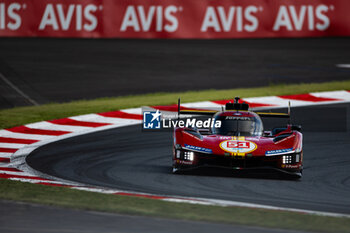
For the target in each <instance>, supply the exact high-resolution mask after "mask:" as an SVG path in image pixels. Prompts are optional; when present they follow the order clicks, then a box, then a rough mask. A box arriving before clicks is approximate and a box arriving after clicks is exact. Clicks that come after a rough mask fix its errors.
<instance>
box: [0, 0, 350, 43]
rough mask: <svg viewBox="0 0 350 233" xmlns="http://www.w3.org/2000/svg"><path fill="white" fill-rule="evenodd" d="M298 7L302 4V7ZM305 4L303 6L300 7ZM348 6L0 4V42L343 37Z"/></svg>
mask: <svg viewBox="0 0 350 233" xmlns="http://www.w3.org/2000/svg"><path fill="white" fill-rule="evenodd" d="M303 2H304V3H303ZM306 2H307V3H306ZM349 7H350V1H346V0H328V1H326V0H323V1H321V0H309V1H298V2H296V1H290V0H280V1H265V0H251V1H225V0H216V1H215V4H213V1H211V0H202V1H186V0H176V1H140V0H128V1H114V0H103V1H98V0H89V1H76V0H55V1H47V0H35V1H26V0H0V36H21V37H25V36H30V37H37V36H41V37H88V38H91V37H94V38H265V37H310V36H315V37H323V36H349V35H350V30H349V28H350V25H349V24H348V23H347V22H349V17H350V16H349V14H348V13H347V10H346V9H349Z"/></svg>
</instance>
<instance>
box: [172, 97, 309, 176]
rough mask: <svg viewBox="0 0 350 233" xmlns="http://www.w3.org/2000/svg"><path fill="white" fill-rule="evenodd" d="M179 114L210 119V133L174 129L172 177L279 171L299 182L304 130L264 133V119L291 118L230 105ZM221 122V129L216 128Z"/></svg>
mask: <svg viewBox="0 0 350 233" xmlns="http://www.w3.org/2000/svg"><path fill="white" fill-rule="evenodd" d="M178 109H179V110H178V111H179V112H178V114H190V115H211V119H212V120H213V122H214V124H211V127H209V128H207V129H198V128H196V127H176V128H174V135H173V136H174V146H173V173H181V172H183V171H186V170H192V169H196V168H200V167H215V168H227V169H232V170H233V169H235V170H241V169H245V170H248V169H259V170H265V169H268V170H271V169H272V170H277V171H279V172H283V173H284V174H287V175H290V176H292V177H294V178H300V177H301V176H302V170H303V148H302V139H303V135H302V133H301V132H300V131H301V126H297V125H291V124H290V122H288V124H287V125H286V126H285V127H276V128H273V129H272V130H271V131H264V129H263V122H262V120H261V117H280V118H290V108H289V109H288V113H266V112H253V111H249V105H248V104H246V103H240V100H239V98H238V97H236V98H235V102H234V103H227V104H226V106H225V109H223V110H222V111H209V110H208V111H196V110H181V111H180V101H179V104H178ZM217 121H221V124H220V127H217V126H218V124H215V123H216V122H217Z"/></svg>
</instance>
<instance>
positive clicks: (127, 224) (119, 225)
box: [0, 201, 301, 233]
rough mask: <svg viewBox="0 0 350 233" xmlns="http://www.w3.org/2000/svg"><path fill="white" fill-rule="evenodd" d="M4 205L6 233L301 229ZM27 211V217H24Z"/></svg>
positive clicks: (0, 228)
mask: <svg viewBox="0 0 350 233" xmlns="http://www.w3.org/2000/svg"><path fill="white" fill-rule="evenodd" d="M0 205H1V209H0V215H1V218H0V232H3V233H39V232H45V233H50V232H65V233H97V232H98V233H112V232H113V233H134V232H142V233H164V232H167V233H179V232H181V233H194V232H202V233H212V232H220V233H226V232H227V233H229V232H230V233H231V232H235V233H281V232H284V233H301V232H300V231H292V230H281V229H268V228H263V227H249V226H238V225H229V224H215V223H208V222H194V221H182V220H171V219H162V218H148V217H139V216H128V215H119V214H108V213H99V212H92V211H78V210H70V209H63V208H57V207H48V206H41V205H33V204H25V203H14V202H5V201H0ZM23 215H25V216H27V217H26V218H21V216H23Z"/></svg>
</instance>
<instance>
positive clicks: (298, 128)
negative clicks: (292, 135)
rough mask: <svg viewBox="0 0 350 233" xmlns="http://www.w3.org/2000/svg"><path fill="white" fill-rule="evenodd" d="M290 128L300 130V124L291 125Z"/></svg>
mask: <svg viewBox="0 0 350 233" xmlns="http://www.w3.org/2000/svg"><path fill="white" fill-rule="evenodd" d="M292 130H296V131H299V132H301V125H292Z"/></svg>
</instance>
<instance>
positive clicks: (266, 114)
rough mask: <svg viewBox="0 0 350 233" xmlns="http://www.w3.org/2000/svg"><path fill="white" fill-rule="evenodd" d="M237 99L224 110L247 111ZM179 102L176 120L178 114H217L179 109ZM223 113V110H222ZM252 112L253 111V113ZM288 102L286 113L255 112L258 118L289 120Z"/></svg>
mask: <svg viewBox="0 0 350 233" xmlns="http://www.w3.org/2000/svg"><path fill="white" fill-rule="evenodd" d="M238 100H239V97H236V98H235V103H227V104H226V106H225V110H226V111H229V110H237V111H248V109H249V105H248V104H247V103H238ZM180 105H181V100H180V98H179V99H178V103H177V112H178V118H180V114H185V115H209V116H212V115H214V114H215V113H217V112H219V111H216V110H195V109H188V110H187V109H183V110H181V108H180ZM222 111H224V108H223V109H222ZM253 112H254V111H253ZM290 112H291V111H290V102H289V103H288V113H276V112H255V113H256V114H258V115H259V116H260V117H276V118H290Z"/></svg>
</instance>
